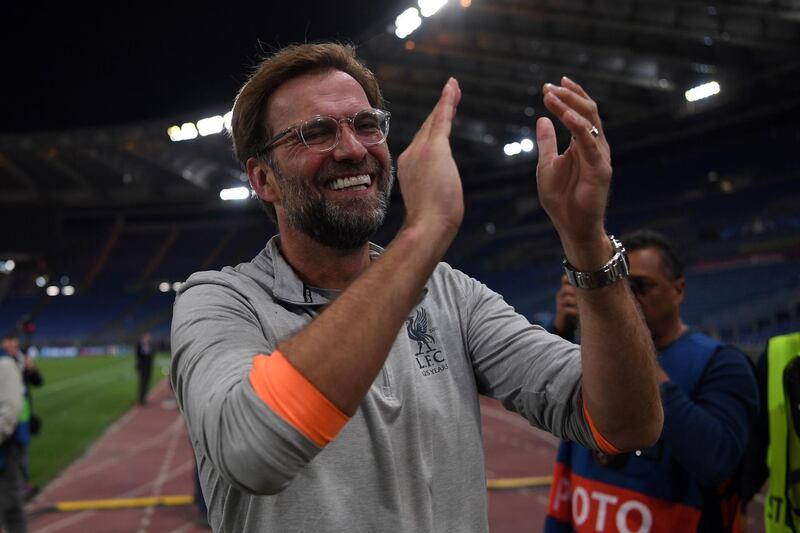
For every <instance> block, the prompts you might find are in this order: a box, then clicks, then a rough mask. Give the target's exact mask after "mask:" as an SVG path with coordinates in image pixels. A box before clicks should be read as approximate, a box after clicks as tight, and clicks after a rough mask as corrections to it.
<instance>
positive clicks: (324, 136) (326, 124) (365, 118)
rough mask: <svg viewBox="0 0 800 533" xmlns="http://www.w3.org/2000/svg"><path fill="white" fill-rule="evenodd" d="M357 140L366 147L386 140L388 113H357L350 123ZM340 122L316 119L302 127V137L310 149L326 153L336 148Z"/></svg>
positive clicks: (373, 111) (374, 111) (321, 118)
mask: <svg viewBox="0 0 800 533" xmlns="http://www.w3.org/2000/svg"><path fill="white" fill-rule="evenodd" d="M350 122H351V125H352V128H353V132H354V133H355V135H356V138H357V139H358V140H359V142H361V143H362V144H363V145H364V146H373V145H376V144H380V143H381V142H383V141H384V139H386V134H387V132H388V129H389V117H388V115H387V114H386V113H383V112H380V111H377V110H372V109H366V110H364V111H361V112H359V113H356V114H355V115H354V116H353V117H352V120H351V121H350ZM339 127H340V126H339V121H337V120H336V119H334V118H332V117H316V118H313V119H311V120H309V121H307V122H305V123H303V125H302V126H301V127H300V136H301V137H302V138H303V142H304V143H305V145H306V146H308V148H310V149H311V150H314V151H316V152H326V151H328V150H330V149H332V148H333V147H334V146H336V143H337V141H338V138H337V137H338V134H339Z"/></svg>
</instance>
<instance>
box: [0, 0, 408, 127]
mask: <svg viewBox="0 0 800 533" xmlns="http://www.w3.org/2000/svg"><path fill="white" fill-rule="evenodd" d="M15 4H19V3H15ZM25 4H26V5H25V6H19V5H16V6H14V7H11V6H4V12H5V13H4V15H3V19H4V21H3V27H4V28H3V31H2V32H0V54H2V62H1V63H0V64H2V72H3V76H2V82H0V83H2V85H1V86H0V87H2V88H0V91H1V92H0V95H1V98H0V102H2V107H0V109H2V115H1V116H0V133H5V134H8V133H18V132H26V131H47V130H64V129H74V128H84V127H93V126H105V125H114V124H125V123H130V122H135V121H141V120H150V119H161V118H166V117H172V116H179V115H181V114H186V113H192V112H194V111H199V110H205V109H209V108H214V107H218V108H220V110H225V109H227V108H228V107H229V106H230V104H231V103H232V101H233V98H234V96H235V95H236V91H237V90H238V88H239V87H240V86H241V84H242V83H243V82H244V80H245V78H246V76H247V73H248V71H249V69H250V67H251V66H252V65H254V64H255V62H256V60H257V58H258V57H259V55H260V54H261V53H262V52H263V51H269V50H270V49H273V48H275V47H277V46H280V45H285V44H289V43H292V42H299V41H316V40H325V39H337V40H342V41H353V42H356V44H358V43H359V42H361V41H362V40H363V39H365V38H367V37H368V34H367V33H366V30H367V28H368V27H374V25H375V24H376V23H383V22H385V23H389V22H391V21H392V20H393V19H394V17H395V16H396V15H397V14H398V13H400V11H402V9H404V8H405V7H407V5H411V2H409V1H398V0H348V1H332V2H328V3H322V2H291V1H286V0H283V1H280V2H278V1H272V2H269V1H263V2H260V3H250V2H240V3H236V5H235V7H234V6H233V4H234V2H226V3H225V4H226V7H221V4H222V2H218V3H217V4H220V5H215V6H210V7H209V6H202V5H199V3H194V4H192V5H185V6H173V5H172V2H169V1H167V0H162V2H160V5H159V4H156V5H157V6H158V7H153V6H149V7H148V6H144V5H143V3H138V2H137V3H128V4H127V5H120V6H117V5H111V4H107V5H105V6H103V7H98V8H92V9H91V10H89V9H88V8H84V7H81V8H73V9H69V8H67V7H63V6H62V7H55V8H54V7H51V6H47V5H36V4H34V3H32V2H26V3H25ZM73 4H77V3H73ZM228 4H230V5H231V6H230V7H228ZM9 11H10V13H9ZM226 106H227V107H226Z"/></svg>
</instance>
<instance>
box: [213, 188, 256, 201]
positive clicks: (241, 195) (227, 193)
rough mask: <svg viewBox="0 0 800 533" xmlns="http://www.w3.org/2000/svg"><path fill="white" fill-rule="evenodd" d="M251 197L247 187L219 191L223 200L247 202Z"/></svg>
mask: <svg viewBox="0 0 800 533" xmlns="http://www.w3.org/2000/svg"><path fill="white" fill-rule="evenodd" d="M249 196H250V189H248V188H247V187H232V188H230V189H222V190H221V191H219V197H220V199H222V200H226V201H228V200H246V199H247V198H248V197H249Z"/></svg>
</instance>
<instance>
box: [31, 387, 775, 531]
mask: <svg viewBox="0 0 800 533" xmlns="http://www.w3.org/2000/svg"><path fill="white" fill-rule="evenodd" d="M481 410H482V418H483V439H484V445H485V449H486V473H487V477H488V478H489V479H498V478H518V477H529V476H544V475H549V474H550V473H551V471H552V466H553V461H554V459H555V453H556V448H557V445H558V441H557V439H555V438H554V437H553V436H551V435H549V434H547V433H544V432H542V431H539V430H537V429H534V428H532V427H530V426H529V425H528V423H527V422H526V421H525V420H523V419H522V418H521V417H519V416H518V415H516V414H514V413H511V412H509V411H506V410H505V409H504V408H503V407H502V406H501V405H500V404H499V403H498V402H496V401H494V400H490V399H486V398H482V399H481ZM193 469H194V456H193V454H192V451H191V447H190V442H189V437H188V435H187V433H186V428H185V426H184V424H183V419H182V418H181V416H180V412H179V411H178V408H177V405H176V403H175V400H174V397H173V395H172V391H171V389H170V388H169V384H168V382H167V381H166V380H165V381H163V382H162V383H161V384H160V385H159V386H158V387H156V388H155V389H154V390H153V391H152V393H151V394H150V397H149V403H148V405H147V406H145V407H138V406H137V407H135V408H133V409H132V410H131V411H129V412H128V413H127V414H125V415H124V416H123V417H122V418H121V419H120V420H119V421H117V422H116V423H115V424H114V425H113V426H111V427H110V428H109V429H108V431H106V433H105V434H104V435H103V436H102V437H101V438H100V439H99V440H98V441H97V442H96V443H95V444H94V445H93V446H92V447H91V448H90V449H89V450H88V452H87V453H86V454H85V455H84V456H83V457H81V458H80V459H79V460H78V461H76V462H75V463H74V464H72V465H71V466H70V467H69V468H68V469H67V470H66V471H64V473H63V474H61V475H60V476H59V477H58V478H57V479H55V480H54V481H53V482H52V483H50V484H49V485H48V486H47V487H46V488H45V489H44V490H43V491H42V492H41V493H40V494H39V495H38V496H37V498H36V499H35V500H34V501H33V502H32V503H31V504H30V506H29V511H33V510H41V509H44V508H46V507H47V506H48V505H52V504H55V503H56V502H61V501H75V500H96V499H118V498H120V499H121V498H136V497H145V496H171V495H191V494H193V492H194V480H193V475H194V473H193ZM548 496H549V487H548V486H543V487H536V488H523V489H502V490H501V489H493V490H490V491H489V526H490V530H491V531H492V533H517V532H531V533H534V532H537V531H540V530H541V528H542V523H543V520H544V516H545V513H546V509H547V499H548ZM754 511H757V512H753V513H752V514H753V515H754V516H753V519H752V522H753V524H752V525H751V527H750V529H749V531H750V533H758V532H760V531H763V526H761V524H760V519H758V518H759V517H760V508H759V509H757V510H756V509H754ZM197 518H198V514H197V509H196V507H195V506H194V505H179V506H164V507H140V508H130V509H110V510H109V509H104V510H87V511H75V512H47V513H42V514H39V515H37V516H35V517H34V518H32V519H31V522H30V531H31V532H34V533H56V532H58V533H78V532H80V533H84V532H87V531H89V532H91V533H112V532H126V533H127V532H135V533H199V532H203V531H208V530H207V529H202V528H201V527H200V526H199V525H198V521H197ZM759 526H761V527H759Z"/></svg>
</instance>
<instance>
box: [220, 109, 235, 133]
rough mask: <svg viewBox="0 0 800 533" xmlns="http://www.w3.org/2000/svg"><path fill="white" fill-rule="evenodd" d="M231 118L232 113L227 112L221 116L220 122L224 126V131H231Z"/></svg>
mask: <svg viewBox="0 0 800 533" xmlns="http://www.w3.org/2000/svg"><path fill="white" fill-rule="evenodd" d="M232 118H233V112H232V111H228V112H227V113H225V114H224V115H222V121H223V124H224V126H225V129H226V130H228V131H231V119H232Z"/></svg>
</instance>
